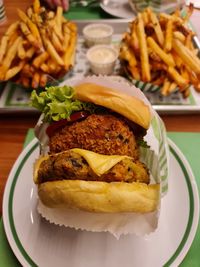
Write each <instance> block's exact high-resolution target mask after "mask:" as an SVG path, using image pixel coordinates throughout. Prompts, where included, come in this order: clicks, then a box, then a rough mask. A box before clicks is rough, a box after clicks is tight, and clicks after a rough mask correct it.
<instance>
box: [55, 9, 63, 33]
mask: <svg viewBox="0 0 200 267" xmlns="http://www.w3.org/2000/svg"><path fill="white" fill-rule="evenodd" d="M62 15H63V9H62V7H61V6H58V8H57V12H56V24H57V27H58V31H59V34H60V35H61V36H62Z"/></svg>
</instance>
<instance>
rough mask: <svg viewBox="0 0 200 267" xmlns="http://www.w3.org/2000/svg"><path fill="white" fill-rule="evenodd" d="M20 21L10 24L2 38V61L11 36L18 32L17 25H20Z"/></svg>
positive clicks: (0, 50) (0, 58)
mask: <svg viewBox="0 0 200 267" xmlns="http://www.w3.org/2000/svg"><path fill="white" fill-rule="evenodd" d="M18 25H19V23H18V21H17V22H14V23H13V24H11V25H10V26H9V28H8V29H7V31H6V33H5V34H4V35H3V37H2V39H1V44H0V62H1V61H2V59H3V57H4V55H5V53H6V48H7V45H8V41H9V39H10V38H11V36H12V35H13V34H14V33H15V32H16V30H17V27H18Z"/></svg>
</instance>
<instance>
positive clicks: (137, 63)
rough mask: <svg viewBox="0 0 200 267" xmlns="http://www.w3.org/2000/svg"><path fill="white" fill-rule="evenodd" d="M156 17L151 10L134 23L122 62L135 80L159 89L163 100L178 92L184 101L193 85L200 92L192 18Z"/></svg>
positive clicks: (176, 15)
mask: <svg viewBox="0 0 200 267" xmlns="http://www.w3.org/2000/svg"><path fill="white" fill-rule="evenodd" d="M192 11H193V6H192V5H190V7H189V8H188V10H187V12H186V15H185V16H183V17H181V15H180V11H179V10H177V11H175V12H174V14H172V15H169V14H164V13H160V14H158V15H157V14H155V13H154V12H153V11H152V10H151V9H150V8H147V9H145V10H144V11H143V12H142V13H139V14H138V15H137V17H136V19H135V20H134V21H133V22H131V23H130V27H129V31H127V32H126V33H125V35H124V38H123V41H122V44H121V47H120V60H121V62H122V64H123V66H124V67H125V69H126V70H127V72H128V74H129V76H131V78H133V79H134V80H140V81H143V82H145V83H151V84H154V85H157V86H159V87H160V88H161V89H160V92H161V94H162V95H163V96H167V95H169V94H171V93H172V92H174V91H176V90H177V89H178V90H179V91H180V92H181V93H182V95H183V97H185V98H186V97H188V96H189V94H190V88H189V86H190V85H191V84H192V85H193V86H194V88H195V89H196V90H197V91H200V81H199V79H200V60H199V58H198V56H197V54H198V49H196V48H195V47H194V44H193V37H194V35H195V33H194V32H193V31H192V30H191V29H189V28H188V27H187V24H188V20H189V18H190V16H191V14H192Z"/></svg>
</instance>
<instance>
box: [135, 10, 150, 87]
mask: <svg viewBox="0 0 200 267" xmlns="http://www.w3.org/2000/svg"><path fill="white" fill-rule="evenodd" d="M137 34H138V39H139V45H140V61H141V75H142V80H143V81H146V82H149V81H150V80H151V74H150V66H149V56H148V51H147V42H146V34H145V31H144V23H143V20H142V16H141V14H140V13H139V14H138V23H137Z"/></svg>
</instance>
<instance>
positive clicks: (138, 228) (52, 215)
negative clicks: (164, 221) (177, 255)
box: [38, 76, 166, 238]
mask: <svg viewBox="0 0 200 267" xmlns="http://www.w3.org/2000/svg"><path fill="white" fill-rule="evenodd" d="M118 78H119V77H118ZM118 78H117V77H116V78H115V79H116V80H115V79H113V78H111V77H107V76H91V77H87V78H82V79H80V78H79V79H71V80H67V81H65V82H64V83H62V84H61V85H64V84H66V85H70V86H74V85H76V84H79V83H89V82H90V83H96V84H99V85H102V86H106V87H109V88H113V89H115V90H118V91H121V92H124V93H126V94H130V95H133V96H135V97H137V98H140V99H142V100H143V101H144V102H145V103H146V104H147V105H149V107H150V111H151V114H152V118H154V117H155V116H157V114H156V112H155V111H154V110H153V109H152V106H151V104H150V103H149V101H148V100H147V98H146V97H145V95H144V94H143V93H142V92H141V91H140V90H139V89H138V88H136V87H135V86H134V85H130V84H129V83H128V82H126V81H124V80H117V79H118ZM158 126H159V125H158ZM162 130H163V129H162ZM159 131H160V130H159ZM145 140H146V141H147V143H148V145H150V149H149V150H146V149H145V150H143V153H144V151H145V153H147V154H146V155H142V158H143V159H145V160H144V161H146V162H147V166H148V168H149V169H150V171H151V173H153V174H154V177H152V175H151V178H153V179H151V183H152V181H153V183H155V181H156V183H160V182H161V180H160V168H159V166H157V163H158V162H159V160H158V156H159V149H160V145H161V144H160V141H162V140H160V139H159V138H158V137H156V134H155V130H153V129H152V127H150V129H149V130H148V131H147V135H146V136H145ZM165 145H166V144H164V146H165ZM162 146H163V145H162ZM152 162H154V163H156V164H151V163H152ZM155 170H156V171H155ZM160 197H161V192H160ZM159 210H160V206H159V207H158V209H157V210H156V211H155V212H151V213H147V214H141V213H90V212H85V211H79V210H69V209H63V208H62V209H61V208H60V209H55V208H48V207H46V206H44V205H43V204H42V203H41V202H40V201H39V202H38V212H39V213H40V214H41V216H42V217H44V218H45V219H47V220H48V221H49V222H51V223H55V224H57V225H60V226H61V225H64V226H66V227H72V228H75V229H81V230H87V231H92V232H105V231H108V232H110V233H111V234H113V235H114V236H115V237H116V238H119V237H120V235H122V234H135V235H138V236H144V235H147V234H150V233H152V232H154V231H155V230H156V228H157V225H158V218H159Z"/></svg>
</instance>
